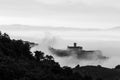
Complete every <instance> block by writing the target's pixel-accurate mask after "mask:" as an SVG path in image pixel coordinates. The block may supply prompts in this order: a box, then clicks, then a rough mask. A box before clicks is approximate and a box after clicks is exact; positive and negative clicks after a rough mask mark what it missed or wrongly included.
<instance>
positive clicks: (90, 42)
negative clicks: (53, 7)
mask: <svg viewBox="0 0 120 80" xmlns="http://www.w3.org/2000/svg"><path fill="white" fill-rule="evenodd" d="M1 31H3V32H6V33H8V34H9V35H10V36H11V37H12V38H15V39H23V40H28V41H32V42H35V43H38V44H39V45H38V46H36V47H34V48H32V49H31V51H34V50H41V51H43V52H44V53H45V54H50V55H52V56H54V58H55V61H57V62H59V63H60V65H61V66H71V67H74V66H75V65H77V64H80V65H81V66H84V65H102V66H105V67H110V68H111V67H114V66H116V65H118V64H119V62H120V54H119V52H120V49H119V48H120V35H119V31H113V30H107V31H106V30H99V31H95V30H83V31H82V30H80V31H79V30H68V31H63V30H52V29H51V30H49V29H47V30H46V29H44V30H43V29H42V30H41V29H39V30H27V29H26V30H12V29H10V30H8V29H7V30H6V29H3V30H1ZM74 42H76V43H78V45H79V46H82V47H83V49H84V50H97V51H99V53H98V54H96V53H92V54H91V55H92V56H91V55H90V56H89V57H88V54H86V55H84V56H83V55H82V57H81V55H80V56H79V57H78V55H77V54H76V55H73V54H70V56H67V57H60V56H58V55H54V54H53V53H51V51H50V50H49V47H50V46H51V47H53V48H55V49H62V50H66V49H67V46H68V45H73V43H74ZM99 55H100V56H102V58H100V57H99Z"/></svg>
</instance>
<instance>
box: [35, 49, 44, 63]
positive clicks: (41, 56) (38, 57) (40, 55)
mask: <svg viewBox="0 0 120 80" xmlns="http://www.w3.org/2000/svg"><path fill="white" fill-rule="evenodd" d="M34 53H35V58H36V60H37V61H41V60H43V59H44V53H43V52H41V51H35V52H34Z"/></svg>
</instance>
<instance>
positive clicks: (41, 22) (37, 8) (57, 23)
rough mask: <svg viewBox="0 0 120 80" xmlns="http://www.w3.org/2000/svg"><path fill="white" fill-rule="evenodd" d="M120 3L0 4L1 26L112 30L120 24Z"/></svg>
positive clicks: (37, 0) (50, 0)
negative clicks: (20, 25)
mask: <svg viewBox="0 0 120 80" xmlns="http://www.w3.org/2000/svg"><path fill="white" fill-rule="evenodd" d="M119 14H120V0H0V24H1V25H6V24H7V25H9V24H22V25H37V26H54V27H75V28H111V27H116V26H119V25H120V23H119V21H120V15H119Z"/></svg>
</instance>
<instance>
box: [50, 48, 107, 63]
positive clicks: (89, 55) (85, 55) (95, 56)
mask: <svg viewBox="0 0 120 80" xmlns="http://www.w3.org/2000/svg"><path fill="white" fill-rule="evenodd" d="M49 50H50V51H51V52H52V54H54V55H56V56H58V57H71V56H73V57H75V58H76V59H79V60H91V61H93V60H106V59H108V57H106V56H103V55H102V52H101V51H99V50H96V51H85V50H83V51H80V50H77V49H74V50H73V49H67V50H62V49H54V48H52V47H49Z"/></svg>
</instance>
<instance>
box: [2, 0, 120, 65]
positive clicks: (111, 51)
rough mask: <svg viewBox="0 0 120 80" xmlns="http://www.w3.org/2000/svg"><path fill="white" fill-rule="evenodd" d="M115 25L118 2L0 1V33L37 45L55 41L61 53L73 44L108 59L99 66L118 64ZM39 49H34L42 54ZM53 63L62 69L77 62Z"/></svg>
mask: <svg viewBox="0 0 120 80" xmlns="http://www.w3.org/2000/svg"><path fill="white" fill-rule="evenodd" d="M119 21H120V0H0V30H1V31H2V32H6V33H8V34H9V35H10V37H11V38H15V39H23V40H27V41H33V42H38V43H39V44H40V45H42V44H43V42H44V43H45V44H47V43H46V42H45V40H46V41H47V42H48V43H49V40H53V39H55V47H56V48H62V49H66V46H67V45H72V44H73V42H77V43H78V45H80V46H83V48H84V49H85V50H101V51H102V53H103V56H107V57H109V60H108V61H106V62H104V63H102V65H104V66H107V67H114V66H116V65H117V64H119V62H120V54H119V52H120V49H119V48H120V35H119V34H120V22H119ZM82 28H85V29H82ZM46 38H47V39H46ZM40 45H39V46H38V48H37V49H38V50H42V49H43V51H46V49H44V48H45V47H43V46H40ZM53 47H54V46H53ZM46 53H47V51H46ZM55 59H57V61H58V62H60V63H61V64H65V65H66V64H67V65H73V63H75V65H76V64H79V62H80V61H79V60H76V59H73V58H67V59H63V58H58V57H57V58H55ZM71 61H73V62H71ZM83 63H84V62H83ZM80 64H81V63H80ZM86 64H89V62H88V63H86ZM86 64H85V65H86ZM90 64H96V63H94V62H92V63H90Z"/></svg>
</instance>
